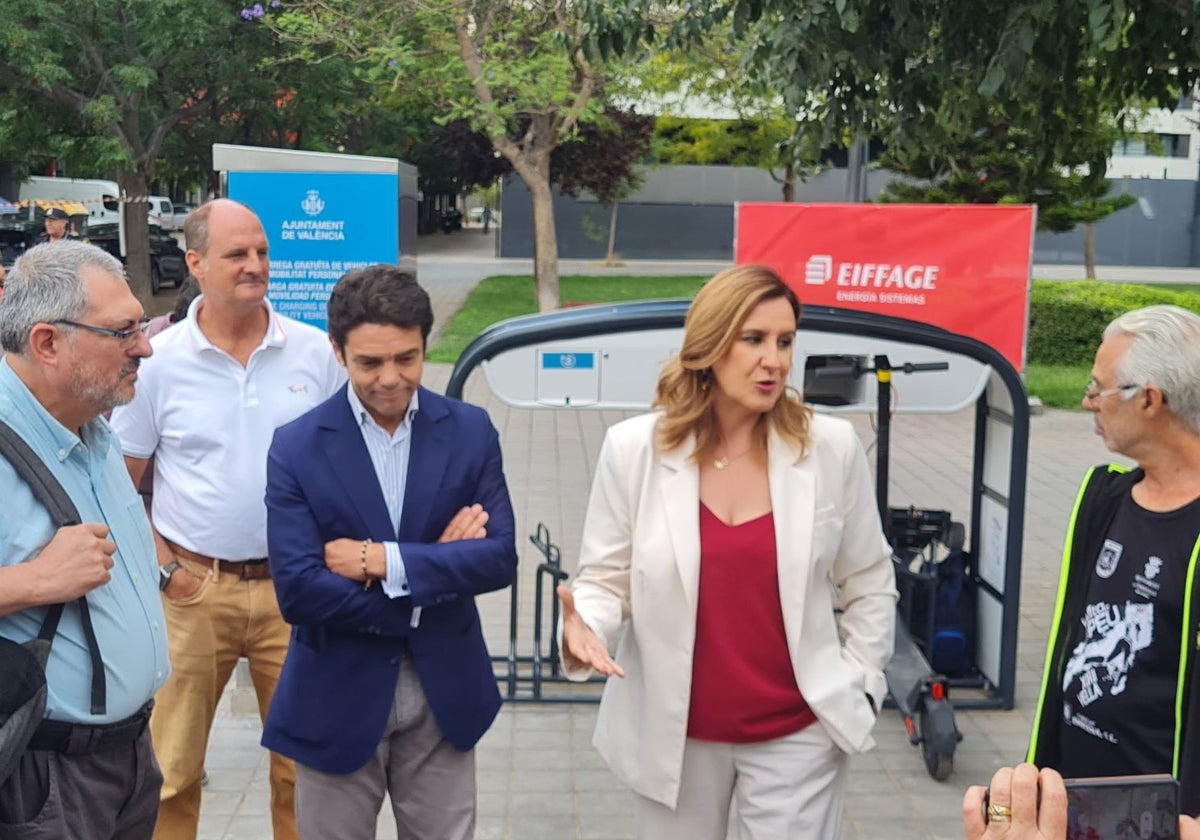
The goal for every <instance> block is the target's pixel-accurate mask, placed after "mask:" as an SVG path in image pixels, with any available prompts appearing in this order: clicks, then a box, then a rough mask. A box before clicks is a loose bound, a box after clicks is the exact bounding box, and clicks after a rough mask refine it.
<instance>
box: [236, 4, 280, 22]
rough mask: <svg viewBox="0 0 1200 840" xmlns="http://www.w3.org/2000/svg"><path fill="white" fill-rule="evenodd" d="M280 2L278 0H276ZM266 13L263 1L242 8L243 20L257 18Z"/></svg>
mask: <svg viewBox="0 0 1200 840" xmlns="http://www.w3.org/2000/svg"><path fill="white" fill-rule="evenodd" d="M276 1H277V2H278V0H276ZM264 14H265V12H264V11H263V7H262V3H255V4H254V6H253V8H249V9H242V20H255V19H256V18H260V17H262V16H263V15H264Z"/></svg>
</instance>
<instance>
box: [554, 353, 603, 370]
mask: <svg viewBox="0 0 1200 840" xmlns="http://www.w3.org/2000/svg"><path fill="white" fill-rule="evenodd" d="M594 367H596V354H595V353H543V354H542V370H592V369H593V368H594Z"/></svg>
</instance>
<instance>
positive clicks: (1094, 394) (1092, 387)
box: [1083, 379, 1144, 402]
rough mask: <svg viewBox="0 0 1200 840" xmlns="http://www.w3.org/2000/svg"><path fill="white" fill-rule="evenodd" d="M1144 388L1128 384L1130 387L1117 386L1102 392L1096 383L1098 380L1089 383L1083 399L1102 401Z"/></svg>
mask: <svg viewBox="0 0 1200 840" xmlns="http://www.w3.org/2000/svg"><path fill="white" fill-rule="evenodd" d="M1142 387H1144V386H1142V385H1134V384H1128V385H1116V386H1114V387H1112V388H1105V389H1103V390H1101V389H1100V386H1099V384H1098V383H1097V382H1096V380H1094V379H1093V380H1092V381H1091V382H1089V383H1088V387H1087V390H1086V391H1084V392H1083V398H1084V399H1085V400H1087V401H1088V402H1095V401H1096V400H1098V399H1101V398H1102V397H1107V396H1111V395H1112V394H1120V393H1123V392H1125V391H1136V390H1137V389H1138V388H1142Z"/></svg>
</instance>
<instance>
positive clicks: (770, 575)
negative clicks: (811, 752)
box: [688, 504, 817, 744]
mask: <svg viewBox="0 0 1200 840" xmlns="http://www.w3.org/2000/svg"><path fill="white" fill-rule="evenodd" d="M776 566H777V563H776V553H775V518H774V515H773V514H771V513H765V514H763V515H762V516H760V517H759V518H758V519H752V520H750V521H749V522H743V523H742V524H740V525H733V526H731V525H726V524H725V523H724V522H722V521H721V520H720V519H718V518H717V516H716V515H715V514H714V513H713V512H712V511H710V510H709V509H708V508H707V507H705V506H704V505H703V504H701V505H700V595H699V604H698V606H697V610H696V646H695V650H694V651H693V654H692V696H691V705H690V707H689V709H688V737H689V738H696V739H699V740H702V741H717V742H721V743H732V744H746V743H756V742H760V741H769V740H772V739H774V738H782V737H783V736H785V735H791V734H793V733H795V732H799V731H800V730H801V729H803V728H804V727H806V726H808V725H809V724H810V723H813V722H814V721H815V720H816V719H817V718H816V715H814V714H813V712H812V710H811V709H809V707H808V704H807V703H806V702H804V698H803V697H802V696H801V695H800V689H799V688H797V687H796V677H795V674H794V673H793V671H792V662H791V657H790V656H789V655H788V648H787V636H786V633H785V631H784V627H783V608H782V607H781V606H780V603H779V575H778V572H777V568H776Z"/></svg>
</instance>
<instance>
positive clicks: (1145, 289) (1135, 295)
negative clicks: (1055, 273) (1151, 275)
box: [1026, 280, 1200, 366]
mask: <svg viewBox="0 0 1200 840" xmlns="http://www.w3.org/2000/svg"><path fill="white" fill-rule="evenodd" d="M1158 303H1173V304H1175V305H1177V306H1182V307H1184V308H1185V309H1190V310H1192V311H1193V312H1200V291H1197V290H1190V291H1184V290H1175V289H1170V288H1164V287H1162V286H1140V285H1134V284H1131V283H1097V282H1095V281H1087V280H1085V281H1077V282H1060V281H1051V280H1035V281H1034V283H1033V295H1032V298H1031V301H1030V310H1029V347H1028V351H1027V353H1026V357H1027V359H1028V360H1029V362H1030V363H1031V364H1032V363H1037V364H1046V365H1089V366H1090V365H1091V363H1092V359H1093V357H1094V356H1095V354H1096V347H1098V346H1099V344H1100V339H1101V336H1102V334H1103V332H1104V328H1105V327H1106V326H1108V323H1109V322H1110V321H1112V320H1113V319H1114V318H1116V317H1117V316H1118V315H1120V314H1121V313H1123V312H1128V311H1129V310H1131V309H1139V308H1141V307H1143V306H1152V305H1154V304H1158Z"/></svg>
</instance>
